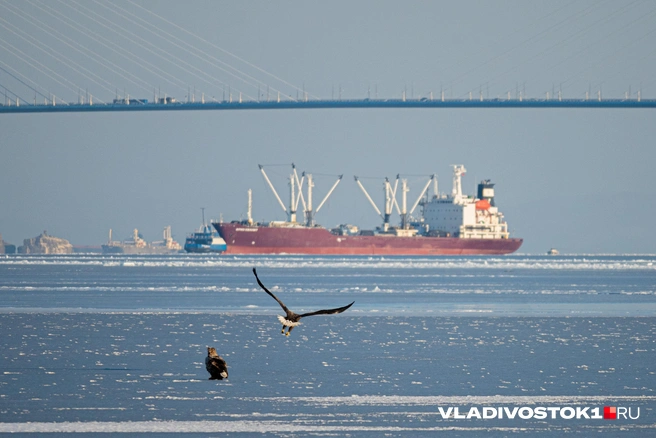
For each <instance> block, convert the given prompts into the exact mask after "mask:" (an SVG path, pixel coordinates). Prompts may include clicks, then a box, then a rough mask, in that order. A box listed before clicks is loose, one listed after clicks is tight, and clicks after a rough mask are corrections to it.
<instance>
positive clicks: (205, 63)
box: [0, 0, 656, 114]
mask: <svg viewBox="0 0 656 438" xmlns="http://www.w3.org/2000/svg"><path fill="white" fill-rule="evenodd" d="M151 7H152V8H153V9H152V10H151V9H147V8H145V7H144V6H141V5H139V4H138V3H136V2H134V1H133V0H114V1H111V2H110V1H107V2H100V1H97V0H93V1H90V2H79V1H78V0H58V1H57V2H43V1H42V0H24V1H23V2H21V3H13V2H9V1H6V0H0V98H3V99H2V101H1V102H0V114H20V113H62V112H124V111H185V110H192V111H200V110H258V109H259V110H275V109H285V110H291V109H301V110H307V109H375V108H377V109H381V108H396V109H400V108H401V109H402V108H408V109H440V108H443V109H457V108H469V109H473V108H481V109H483V108H515V109H522V108H627V109H629V108H633V109H644V108H654V107H656V99H648V98H644V96H646V95H645V94H644V92H643V87H644V89H646V90H650V87H651V89H652V90H653V89H654V85H656V80H654V79H653V78H652V77H651V75H644V74H643V75H642V76H640V75H637V76H636V78H638V79H633V80H637V81H638V82H639V83H640V86H639V87H636V88H637V89H639V90H640V91H636V88H634V91H633V92H631V87H630V86H629V87H628V92H624V91H623V94H624V98H607V97H606V96H605V97H604V98H603V99H602V94H601V88H602V85H603V86H604V87H608V84H609V83H613V85H616V84H617V82H619V81H622V80H621V79H620V80H617V79H616V77H617V76H619V77H624V76H627V75H628V74H629V73H632V72H633V71H634V70H635V71H638V72H644V71H648V69H649V65H650V64H643V59H646V60H649V58H650V57H649V56H645V57H644V58H636V57H632V58H628V59H623V52H624V51H628V49H632V48H634V46H643V45H645V44H646V43H648V42H649V41H645V40H646V39H647V38H652V37H651V35H652V34H653V33H654V32H656V29H654V28H653V23H654V22H656V21H654V20H653V18H656V7H652V6H650V5H648V4H640V3H637V2H631V3H622V4H618V5H616V6H603V7H602V6H600V5H595V4H592V5H588V4H569V3H568V4H565V5H553V6H549V7H545V8H543V9H541V11H540V13H539V14H536V15H535V16H534V17H532V18H533V20H532V21H528V22H527V23H526V25H525V26H524V27H523V28H520V29H518V30H515V31H510V30H509V32H508V34H507V35H503V33H500V34H498V35H495V36H494V37H495V38H496V39H495V38H489V39H490V41H484V42H482V43H481V45H480V46H481V47H480V52H479V53H471V54H468V55H470V57H469V58H471V59H475V60H476V61H475V62H472V61H470V60H469V59H468V58H463V59H457V58H458V57H454V58H453V59H451V60H450V61H449V62H448V63H445V64H447V65H446V66H444V67H443V68H441V70H440V71H439V72H437V73H439V74H437V77H440V78H444V82H442V84H446V87H444V86H440V88H441V89H442V90H441V93H440V94H439V97H437V98H433V94H432V92H430V93H429V92H423V93H417V94H418V95H419V97H415V93H414V84H413V85H412V91H411V92H410V93H408V92H407V91H406V90H404V91H403V93H402V94H401V93H397V94H396V95H395V97H392V98H379V95H380V94H379V93H378V87H377V85H376V91H375V93H371V92H370V91H369V90H368V91H367V93H366V94H365V93H362V94H360V95H361V96H367V98H353V97H350V98H343V97H342V87H341V85H340V86H339V92H338V93H337V94H338V95H339V97H338V98H336V96H335V95H336V93H335V85H333V93H332V94H333V96H332V98H330V99H326V98H322V97H319V96H317V95H314V94H310V93H308V92H307V91H306V87H305V84H303V85H302V86H298V85H295V84H293V83H290V82H288V81H286V80H284V79H282V78H281V77H280V76H279V75H277V74H274V73H271V72H270V71H267V70H265V69H264V68H262V67H260V66H258V65H255V64H254V63H252V62H249V61H247V60H246V59H244V58H242V57H240V56H238V55H236V54H234V53H232V52H230V51H228V50H226V49H224V48H223V47H220V46H219V45H217V43H216V41H217V39H211V38H210V37H209V36H207V35H204V34H198V33H196V32H198V30H197V29H195V28H193V27H190V26H180V25H178V24H177V23H175V22H174V21H178V17H175V18H176V19H172V17H171V16H170V15H166V11H164V10H161V9H159V10H158V9H157V6H154V5H153V6H151ZM191 9H193V8H191ZM208 9H209V10H210V11H211V13H219V12H220V11H222V9H221V8H218V9H217V10H216V11H215V10H214V9H215V6H212V5H210V6H208ZM208 13H209V12H208ZM167 17H168V18H167ZM181 22H184V20H182V21H181ZM600 25H603V26H604V27H603V29H604V32H603V33H601V34H599V33H598V30H599V26H600ZM505 37H508V38H509V39H508V40H505V39H504V38H505ZM508 41H510V42H508ZM616 42H617V43H616ZM647 45H648V44H647ZM611 46H612V47H613V49H609V47H611ZM476 48H477V49H478V47H476ZM563 53H567V55H566V56H565V55H563ZM479 58H480V60H479ZM318 59H321V57H320V56H319V57H318ZM322 61H323V60H322ZM308 63H312V59H308ZM570 64H571V66H570ZM417 65H419V64H417ZM438 65H440V64H439V63H435V64H434V65H433V64H431V68H427V69H426V70H425V72H430V73H424V74H425V75H428V74H430V75H431V76H433V69H434V68H435V67H436V66H438ZM562 65H567V66H568V68H564V69H561V66H562ZM415 67H416V66H415ZM275 68H276V69H277V70H280V65H277V66H276V67H275ZM302 68H305V66H303V67H302ZM310 70H311V69H310ZM518 71H519V72H521V75H520V77H522V76H523V77H532V76H533V75H537V74H541V73H542V72H543V71H546V72H552V73H551V74H549V75H545V76H546V77H549V78H550V77H557V78H559V79H558V82H557V83H551V84H550V85H549V88H551V89H550V90H546V89H545V88H547V87H545V86H544V85H543V86H542V88H543V89H542V90H541V92H540V93H539V94H538V95H539V96H544V97H541V98H529V97H528V95H527V94H526V92H525V90H524V89H523V88H524V86H522V91H521V92H520V86H519V84H517V83H516V82H515V81H516V77H517V75H516V74H515V73H516V72H518ZM370 74H371V73H370ZM373 74H375V75H378V74H380V73H378V71H375V72H374V73H373ZM315 75H316V72H315ZM420 75H421V73H420ZM595 75H596V76H595ZM589 76H594V77H596V78H597V79H595V81H590V82H587V86H586V84H585V82H582V78H584V77H589ZM643 78H644V79H645V80H644V81H643V80H642V79H643ZM312 79H313V81H314V82H317V79H316V76H314V77H312ZM543 79H544V78H543ZM508 82H511V83H512V82H515V83H516V85H515V87H513V90H512V91H511V90H509V89H508V87H507V85H504V84H507V83H508ZM542 82H544V80H542ZM622 82H623V81H622ZM375 83H377V82H375ZM385 83H386V85H387V86H388V88H389V84H390V83H394V82H393V80H390V79H389V78H387V79H386V82H385ZM467 83H470V84H471V83H477V84H483V85H476V86H475V88H473V89H472V88H470V87H467V86H466V85H465V84H467ZM189 84H198V85H197V86H196V85H194V86H193V90H194V91H193V93H192V86H190V85H189ZM365 86H367V87H368V85H365ZM431 87H432V86H431V85H428V84H427V82H423V83H421V85H420V84H417V89H420V88H423V89H424V90H425V89H430V88H431ZM584 87H585V88H588V91H587V92H586V93H581V92H580V90H581V89H582V88H584ZM357 88H360V87H353V86H351V89H357ZM406 88H407V85H406ZM615 88H616V89H615V92H617V91H618V90H617V87H615ZM433 89H436V88H433ZM483 89H485V93H484V92H483ZM490 89H491V90H492V92H491V93H490ZM89 90H92V92H91V93H90V92H89ZM118 90H122V91H123V93H122V94H123V97H122V96H120V95H119V92H118ZM160 90H161V91H160ZM593 90H595V92H593ZM563 93H574V94H575V95H576V96H578V97H580V98H571V97H565V96H566V94H563ZM294 94H295V95H296V98H293V97H292V96H293V95H294ZM381 94H382V93H381ZM511 94H512V95H513V97H512V98H511ZM606 94H607V95H608V96H610V95H611V94H610V93H606ZM55 95H56V97H55ZM176 95H177V96H184V98H183V99H177V100H176V99H174V98H173V97H171V96H176ZM221 95H222V96H223V97H222V98H220V99H219V98H217V99H215V98H214V96H221ZM299 95H300V96H301V97H299ZM484 95H485V96H486V97H485V98H484V97H483V96H484ZM491 95H492V96H494V95H496V96H497V97H492V98H491V97H490V96H491ZM74 96H76V97H77V102H75V99H76V97H74ZM107 96H113V98H109V99H107ZM129 96H152V100H150V99H143V98H130V97H129ZM167 96H169V97H167ZM206 96H207V97H208V98H207V99H206V98H205V97H206ZM209 96H212V97H211V98H210V97H209ZM372 96H375V98H372ZM399 96H400V97H399ZM445 96H449V97H448V98H447V97H445ZM582 96H585V97H582Z"/></svg>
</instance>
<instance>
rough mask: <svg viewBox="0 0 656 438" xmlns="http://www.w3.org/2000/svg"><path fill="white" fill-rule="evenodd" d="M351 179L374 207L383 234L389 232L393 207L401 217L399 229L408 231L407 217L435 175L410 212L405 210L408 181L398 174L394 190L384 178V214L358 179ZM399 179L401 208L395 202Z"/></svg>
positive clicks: (428, 184) (433, 177)
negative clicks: (381, 225) (379, 218)
mask: <svg viewBox="0 0 656 438" xmlns="http://www.w3.org/2000/svg"><path fill="white" fill-rule="evenodd" d="M353 178H354V179H355V182H356V183H357V184H358V186H359V187H360V189H361V190H362V192H363V193H364V195H365V196H366V198H367V199H368V200H369V203H371V205H372V206H373V207H374V210H376V213H378V215H379V216H380V217H381V218H382V219H383V232H387V231H389V219H390V216H391V214H392V210H393V207H396V211H397V213H398V214H399V216H400V217H401V229H402V230H407V229H409V225H408V217H409V216H410V215H411V214H412V213H413V212H414V211H415V208H417V205H419V202H420V201H421V198H422V197H423V196H424V194H425V193H426V191H427V190H428V187H429V186H430V183H431V181H433V180H435V174H433V175H431V177H430V179H429V180H428V182H426V185H425V186H424V188H423V189H422V191H421V193H420V194H419V197H417V200H416V201H415V203H414V204H413V205H412V208H411V209H410V211H408V209H407V193H408V192H409V191H410V189H409V188H408V180H407V179H405V178H404V179H401V176H400V174H398V175H396V181H395V182H394V188H392V185H391V183H390V181H389V178H387V177H385V181H384V182H383V193H384V200H385V201H384V202H385V213H384V214H383V213H381V212H380V209H379V208H378V207H377V206H376V203H375V202H374V200H373V199H372V198H371V196H370V195H369V193H368V192H367V190H366V189H365V188H364V185H362V182H360V179H359V178H358V177H357V176H354V177H353ZM399 179H401V206H402V207H401V208H400V207H399V203H398V202H397V200H396V192H397V189H398V185H399Z"/></svg>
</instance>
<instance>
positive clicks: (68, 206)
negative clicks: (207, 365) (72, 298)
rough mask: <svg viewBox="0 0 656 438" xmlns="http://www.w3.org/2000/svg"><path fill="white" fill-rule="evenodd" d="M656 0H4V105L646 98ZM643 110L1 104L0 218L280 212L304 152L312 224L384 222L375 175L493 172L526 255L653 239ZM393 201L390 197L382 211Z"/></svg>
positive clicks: (413, 180) (23, 232)
mask: <svg viewBox="0 0 656 438" xmlns="http://www.w3.org/2000/svg"><path fill="white" fill-rule="evenodd" d="M655 18H656V4H654V3H653V2H649V1H615V0H613V1H610V0H607V1H571V0H570V1H567V0H563V1H561V0H555V1H535V0H529V1H495V2H487V1H461V2H426V1H406V2H396V1H355V2H353V1H332V2H319V1H282V2H266V1H251V2H224V1H207V0H205V1H201V0H190V1H187V2H178V1H167V0H160V1H141V0H112V1H100V0H98V1H95V0H94V1H85V2H81V1H78V0H58V1H56V2H44V1H42V0H21V1H15V0H0V92H2V96H1V97H0V98H2V99H3V103H5V104H7V103H8V101H9V100H10V99H13V100H14V101H15V99H16V97H18V98H20V99H21V100H22V101H23V102H30V103H33V101H34V100H37V101H39V102H43V101H44V100H45V99H52V96H53V95H54V96H56V97H55V101H56V102H57V104H58V105H61V104H64V102H78V101H79V100H80V99H82V98H84V99H87V96H88V95H89V94H90V95H92V96H93V99H94V101H96V102H100V101H104V102H110V101H111V100H112V99H114V98H116V97H119V98H123V97H125V96H128V95H129V97H130V98H143V99H149V100H152V99H153V98H154V97H155V96H159V97H163V96H171V97H175V98H177V99H178V100H183V101H184V100H187V99H189V98H191V96H193V99H195V100H200V99H201V96H202V97H203V98H205V99H206V100H211V99H215V100H222V99H223V98H224V97H225V98H226V99H229V98H230V95H232V98H233V100H236V99H238V96H239V95H240V93H241V96H242V99H257V98H258V96H259V98H260V99H266V98H267V96H268V98H272V99H275V98H277V96H278V92H280V95H281V98H282V99H297V98H303V97H304V93H307V95H308V99H316V98H322V99H331V98H340V97H341V98H342V99H351V98H353V99H362V98H366V97H370V98H400V97H401V96H402V95H403V93H405V94H406V97H407V98H421V97H428V96H430V93H433V96H435V97H438V96H440V95H441V94H442V93H444V95H445V97H446V98H452V99H468V98H469V95H470V93H471V94H472V96H473V97H474V98H477V97H480V96H481V95H482V96H483V97H484V98H497V97H498V98H507V97H508V96H510V98H520V97H521V98H536V99H540V98H545V97H546V96H547V93H548V94H549V95H550V96H551V97H552V98H553V96H554V95H558V94H559V93H560V95H561V96H562V97H563V98H577V99H583V98H586V93H587V96H589V97H590V98H598V96H599V95H601V96H602V98H625V97H626V98H630V99H637V98H642V99H656V74H655V73H656V49H654V48H655V47H656V19H655ZM654 115H655V114H654V110H652V109H323V110H316V109H313V110H244V111H199V112H195V111H181V112H175V111H167V112H162V113H158V112H130V113H62V114H2V115H0V233H1V234H2V238H3V240H5V241H6V242H8V243H13V244H16V245H20V244H22V241H23V239H27V238H31V237H35V236H37V235H39V234H40V233H41V232H42V231H44V230H47V232H48V234H50V235H53V236H57V237H61V238H64V239H67V240H69V241H70V242H71V243H72V244H74V245H100V244H102V243H105V242H106V240H107V238H108V232H109V229H112V230H113V237H114V239H123V238H127V237H129V236H130V235H131V233H132V230H133V229H134V228H138V229H139V231H140V232H141V233H142V235H143V236H144V238H145V239H146V240H148V241H154V240H161V238H162V230H163V229H164V227H165V226H168V225H170V226H171V227H172V231H173V235H174V238H175V239H176V240H177V241H178V242H180V243H183V242H184V238H185V235H186V234H188V233H190V232H192V231H194V229H196V228H198V226H199V225H200V224H201V221H202V219H201V208H205V217H206V219H207V220H209V219H220V218H222V219H223V220H226V221H230V220H235V219H243V218H245V217H246V206H247V190H248V189H252V190H253V216H254V219H255V220H258V221H269V220H283V219H285V214H284V212H283V211H282V209H281V208H280V206H279V205H278V203H277V201H276V200H275V198H274V197H273V195H272V193H271V191H270V189H269V188H268V186H267V185H266V183H265V181H264V179H263V177H262V175H261V174H260V172H259V169H258V164H262V165H264V169H265V171H266V172H267V174H268V175H269V177H270V178H271V180H272V182H273V184H274V185H275V186H276V189H277V190H278V192H279V194H280V195H281V197H282V198H283V199H284V200H285V199H287V196H288V194H287V193H288V188H287V185H286V181H285V178H286V176H287V175H288V174H289V172H290V171H291V163H295V164H296V166H297V168H298V170H299V171H307V172H308V173H312V174H313V175H315V195H314V198H315V203H316V202H318V201H316V200H320V199H321V198H323V195H324V194H325V193H326V192H327V191H328V189H329V188H330V187H331V186H332V184H333V183H334V181H335V180H336V178H337V175H344V178H343V180H342V181H341V183H340V184H339V186H338V187H337V189H336V190H335V192H334V193H333V195H332V196H331V197H330V199H329V201H328V202H327V203H326V205H324V206H323V208H322V209H321V211H320V212H318V214H317V216H316V219H317V222H319V223H320V224H322V225H324V226H326V227H333V226H336V225H338V224H342V223H354V224H357V225H359V226H360V227H361V228H373V227H375V226H376V225H379V223H380V221H381V220H380V218H379V216H378V215H377V214H376V212H375V211H374V209H373V208H372V207H371V205H370V204H369V202H368V201H367V200H366V198H365V197H364V195H363V194H362V192H361V191H360V190H359V188H358V187H357V185H356V184H355V182H354V180H353V176H354V175H357V176H359V177H361V178H362V179H361V180H362V182H363V184H364V185H365V187H366V188H367V190H368V191H369V193H370V194H371V195H372V197H373V198H374V200H375V201H376V202H377V204H378V205H379V208H380V207H381V204H382V198H383V194H382V183H383V180H384V178H385V177H389V178H394V177H396V175H397V174H400V175H401V176H402V177H405V178H407V179H408V182H409V185H410V193H409V198H410V199H411V200H412V201H414V200H415V199H416V197H417V196H418V195H419V191H420V190H421V188H422V187H423V185H424V184H425V182H426V180H427V179H428V177H429V176H430V175H432V174H437V176H438V181H439V188H440V191H441V192H450V191H451V185H452V176H451V175H452V173H451V165H453V164H463V165H464V166H465V167H466V169H467V173H466V175H465V177H464V178H463V188H464V191H465V192H466V193H468V194H475V189H476V184H477V183H478V182H479V181H480V180H482V179H491V180H492V181H493V182H494V183H495V184H496V185H495V189H496V203H497V206H498V207H499V209H500V210H501V211H502V212H503V213H504V215H505V219H506V220H507V222H508V224H509V229H510V232H511V235H512V236H513V237H521V238H523V239H524V244H523V246H522V247H521V248H520V250H519V252H520V253H525V254H544V253H546V251H547V250H549V249H550V248H552V247H554V248H557V249H559V250H560V251H561V252H562V253H569V254H621V253H629V254H654V253H656V239H654V237H653V233H652V232H651V226H652V218H654V217H656V203H654V202H652V200H651V198H652V187H653V186H654V183H653V175H654V172H653V166H654V163H656V150H655V148H654V147H653V139H654V138H656V124H655V123H654ZM393 220H398V216H396V215H395V216H393Z"/></svg>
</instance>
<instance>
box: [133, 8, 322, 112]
mask: <svg viewBox="0 0 656 438" xmlns="http://www.w3.org/2000/svg"><path fill="white" fill-rule="evenodd" d="M128 2H130V3H132V4H133V5H134V6H136V7H138V8H140V9H143V10H144V11H146V12H148V13H149V14H151V15H154V16H155V17H157V18H159V19H160V20H162V21H164V22H166V23H167V24H170V25H171V26H174V27H176V28H177V29H180V30H181V31H183V32H185V33H186V34H188V35H191V36H192V37H194V38H197V39H199V40H201V41H203V42H204V43H206V44H209V45H210V46H211V47H213V48H215V49H217V50H220V51H222V52H223V53H225V54H227V55H229V56H232V57H233V58H235V59H237V60H239V61H241V62H243V63H244V64H246V65H248V66H250V67H253V68H254V69H256V70H258V71H260V72H262V73H264V74H266V75H268V76H270V77H272V78H274V79H275V80H277V81H280V82H282V83H283V84H285V85H288V86H290V87H292V88H294V89H295V90H296V91H303V90H302V89H301V88H299V87H297V86H296V85H293V84H290V83H289V82H287V81H285V80H284V79H281V78H279V77H278V76H276V75H274V74H273V73H269V72H268V71H266V70H264V69H262V68H260V67H258V66H257V65H255V64H252V63H250V62H248V61H246V60H245V59H243V58H240V57H239V56H237V55H235V54H233V53H231V52H229V51H227V50H225V49H223V48H221V47H219V46H217V45H216V44H213V43H211V42H210V41H208V40H206V39H204V38H202V37H200V36H198V35H196V34H194V33H192V32H189V31H188V30H187V29H185V28H183V27H180V26H178V25H177V24H175V23H173V22H171V21H169V20H167V19H166V18H164V17H162V16H160V15H157V14H156V13H154V12H152V11H149V10H148V9H146V8H144V7H143V6H141V5H138V4H137V3H135V2H134V1H132V0H128ZM308 95H309V96H311V97H313V98H315V99H319V97H317V96H314V95H311V94H309V93H308Z"/></svg>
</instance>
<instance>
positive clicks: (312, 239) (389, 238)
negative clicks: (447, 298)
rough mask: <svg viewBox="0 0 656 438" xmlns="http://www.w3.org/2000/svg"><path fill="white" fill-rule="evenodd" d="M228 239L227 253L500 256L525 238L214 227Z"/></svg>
mask: <svg viewBox="0 0 656 438" xmlns="http://www.w3.org/2000/svg"><path fill="white" fill-rule="evenodd" d="M212 225H213V226H214V227H215V228H216V230H217V231H218V232H219V234H220V235H221V237H223V239H224V240H225V242H226V244H227V248H226V251H225V254H308V255H427V256H432V255H435V256H438V255H499V254H510V253H513V252H515V251H517V249H519V247H520V246H521V245H522V242H523V239H460V238H455V237H424V236H415V237H399V236H393V235H380V234H379V235H374V236H338V235H335V234H332V233H330V232H329V231H328V230H326V229H325V228H321V227H313V228H311V227H301V226H299V227H270V226H247V225H243V224H239V223H213V224H212Z"/></svg>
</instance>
